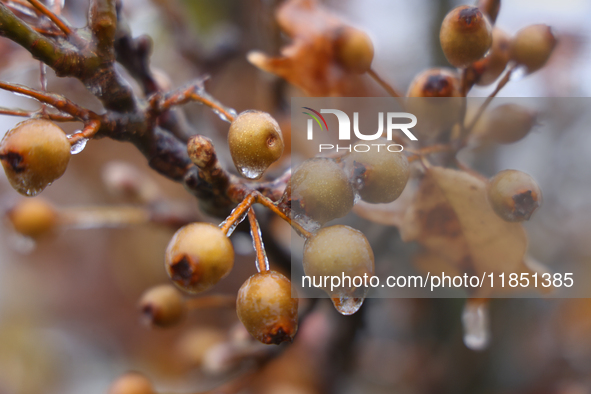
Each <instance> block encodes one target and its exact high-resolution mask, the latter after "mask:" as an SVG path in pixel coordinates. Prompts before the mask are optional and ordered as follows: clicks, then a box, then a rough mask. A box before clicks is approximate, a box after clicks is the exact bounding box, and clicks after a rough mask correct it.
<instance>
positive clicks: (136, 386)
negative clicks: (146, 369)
mask: <svg viewBox="0 0 591 394" xmlns="http://www.w3.org/2000/svg"><path fill="white" fill-rule="evenodd" d="M154 393H155V392H154V387H153V386H152V382H150V380H149V379H148V378H147V377H145V376H144V375H143V374H141V373H139V372H127V373H126V374H124V375H121V376H120V377H119V378H117V380H115V381H114V382H113V383H112V384H111V387H109V394H154Z"/></svg>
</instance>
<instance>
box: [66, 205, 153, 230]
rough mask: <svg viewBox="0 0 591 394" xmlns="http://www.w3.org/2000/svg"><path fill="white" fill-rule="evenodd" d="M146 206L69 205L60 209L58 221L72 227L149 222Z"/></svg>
mask: <svg viewBox="0 0 591 394" xmlns="http://www.w3.org/2000/svg"><path fill="white" fill-rule="evenodd" d="M150 219H151V213H150V211H149V210H147V209H146V208H140V207H131V206H120V207H113V206H104V207H99V206H96V207H70V208H67V209H63V210H60V223H61V224H63V225H66V226H68V227H74V228H105V227H123V226H129V225H134V224H145V223H149V222H150Z"/></svg>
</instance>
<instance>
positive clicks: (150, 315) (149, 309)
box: [142, 304, 156, 324]
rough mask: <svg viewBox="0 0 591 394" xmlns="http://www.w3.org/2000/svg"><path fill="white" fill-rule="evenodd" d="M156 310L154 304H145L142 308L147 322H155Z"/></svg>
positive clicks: (143, 317) (144, 319)
mask: <svg viewBox="0 0 591 394" xmlns="http://www.w3.org/2000/svg"><path fill="white" fill-rule="evenodd" d="M155 315H156V310H155V308H154V306H153V305H151V304H147V305H144V306H143V308H142V320H143V321H144V322H146V324H153V323H154V320H155V318H156V316H155Z"/></svg>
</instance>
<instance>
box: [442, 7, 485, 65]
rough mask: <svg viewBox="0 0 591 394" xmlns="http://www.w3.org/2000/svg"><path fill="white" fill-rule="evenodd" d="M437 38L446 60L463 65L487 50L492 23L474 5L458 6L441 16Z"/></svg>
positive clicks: (473, 60)
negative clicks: (441, 20)
mask: <svg viewBox="0 0 591 394" xmlns="http://www.w3.org/2000/svg"><path fill="white" fill-rule="evenodd" d="M439 40H440V41H441V48H442V49H443V53H444V54H445V57H446V58H447V60H448V61H449V62H450V63H451V64H452V65H453V66H455V67H466V66H469V65H470V64H471V63H473V62H475V61H476V60H478V59H480V58H482V57H483V56H484V55H485V54H486V52H487V51H488V50H489V49H490V46H491V44H492V26H491V24H490V22H489V20H488V18H487V17H486V16H485V15H484V14H483V13H482V12H481V11H480V10H479V9H478V8H477V7H471V6H467V5H463V6H459V7H456V8H454V9H453V10H451V11H450V12H449V13H448V14H447V15H446V16H445V18H444V19H443V22H442V23H441V30H440V32H439Z"/></svg>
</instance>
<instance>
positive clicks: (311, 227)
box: [291, 210, 321, 236]
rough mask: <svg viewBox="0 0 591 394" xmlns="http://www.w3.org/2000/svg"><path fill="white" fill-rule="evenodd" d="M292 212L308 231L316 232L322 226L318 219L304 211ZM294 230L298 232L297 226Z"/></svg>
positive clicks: (295, 218)
mask: <svg viewBox="0 0 591 394" xmlns="http://www.w3.org/2000/svg"><path fill="white" fill-rule="evenodd" d="M291 213H292V216H293V220H295V221H296V222H297V223H298V224H299V225H300V226H302V227H303V228H304V230H306V231H309V232H311V233H314V232H316V230H318V229H319V228H320V227H321V224H320V223H318V222H317V221H316V220H314V219H312V218H311V217H309V216H307V215H305V214H303V213H294V211H293V210H292V211H291ZM294 230H295V231H296V232H297V229H296V228H294ZM299 235H300V236H301V235H302V234H299Z"/></svg>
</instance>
